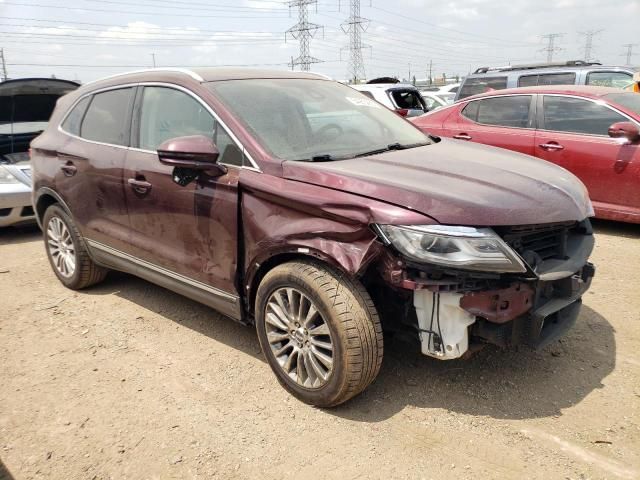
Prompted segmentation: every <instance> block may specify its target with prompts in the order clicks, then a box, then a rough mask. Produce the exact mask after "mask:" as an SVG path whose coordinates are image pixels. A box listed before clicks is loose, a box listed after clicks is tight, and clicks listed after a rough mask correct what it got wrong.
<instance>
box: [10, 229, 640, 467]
mask: <svg viewBox="0 0 640 480" xmlns="http://www.w3.org/2000/svg"><path fill="white" fill-rule="evenodd" d="M596 230H597V234H598V235H597V247H596V251H595V254H594V256H593V261H594V262H595V263H596V264H597V267H598V270H597V273H596V278H595V280H594V282H593V285H592V288H591V290H590V292H589V293H588V294H587V295H586V296H585V299H584V300H585V301H584V306H583V308H582V313H581V315H580V319H579V320H578V324H577V326H576V327H575V328H574V329H573V330H572V331H571V332H570V334H569V335H568V336H567V337H566V338H565V339H563V340H562V341H561V342H559V343H557V344H555V345H553V346H551V347H549V348H547V349H545V350H543V351H540V352H533V351H530V350H525V349H522V350H520V351H509V352H503V351H500V350H497V349H487V350H485V351H483V352H481V353H479V354H478V355H477V356H475V357H474V358H472V359H471V360H467V361H453V362H447V363H444V362H438V361H437V360H432V359H429V358H427V357H423V356H421V355H420V354H419V353H418V352H415V353H414V352H409V351H407V350H408V349H407V346H406V345H405V344H402V343H398V342H396V343H393V342H392V343H389V344H387V345H386V346H385V349H386V350H385V359H384V363H383V366H382V371H381V373H380V376H379V377H378V379H377V380H376V381H375V383H374V384H373V385H371V386H370V387H369V389H368V390H366V391H365V392H364V394H362V395H361V396H359V397H358V398H356V399H354V400H352V401H350V402H348V403H347V404H346V405H343V406H341V407H338V408H335V409H331V410H320V409H315V408H311V407H308V406H306V405H304V404H302V403H300V402H298V401H297V400H295V399H294V398H292V397H290V396H289V395H288V394H287V393H286V392H285V391H284V390H283V389H282V388H280V386H279V385H278V383H277V382H276V380H275V377H274V376H273V375H272V373H271V371H270V370H269V367H268V365H267V364H266V362H265V361H264V359H263V357H262V355H261V353H260V348H259V345H258V341H257V338H256V335H255V332H254V330H252V329H251V328H248V327H243V326H241V325H239V324H236V323H234V322H232V321H230V320H227V319H225V318H222V317H221V316H219V315H218V314H216V313H215V312H214V311H212V310H210V309H208V308H206V307H204V306H201V305H199V304H197V303H195V302H192V301H190V300H187V299H185V298H182V297H180V296H178V295H176V294H173V293H171V292H169V291H167V290H164V289H162V288H159V287H156V286H154V285H152V284H149V283H147V282H145V281H142V280H139V279H136V278H134V277H131V276H127V275H124V274H111V275H110V276H109V277H108V278H107V280H106V281H105V282H104V283H103V284H101V285H100V286H98V287H95V288H92V289H89V290H87V291H83V292H72V291H70V290H66V289H65V288H63V287H62V285H61V284H60V283H59V282H58V281H57V279H56V278H55V276H54V275H53V273H52V272H51V270H50V268H49V265H48V263H47V260H46V257H45V252H44V247H43V243H42V240H41V238H40V233H39V231H37V230H34V229H21V230H14V229H5V230H2V231H0V479H3V476H4V477H6V478H7V479H11V478H15V479H31V478H45V479H108V478H113V479H126V478H130V479H143V478H149V479H156V478H187V479H191V478H193V479H206V478H242V479H253V478H256V479H258V478H260V479H270V478H300V479H303V478H323V479H332V478H335V479H356V478H362V479H369V478H386V479H402V478H411V479H413V478H417V479H420V478H425V479H439V478H443V476H446V477H447V478H465V479H466V478H483V479H488V478H545V479H556V478H559V479H564V478H571V479H599V478H614V479H615V478H622V479H633V478H640V415H639V413H640V294H639V290H640V225H636V226H632V225H623V224H616V223H605V222H598V223H597V224H596ZM3 470H4V471H3Z"/></svg>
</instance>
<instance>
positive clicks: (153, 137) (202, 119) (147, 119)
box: [139, 87, 242, 165]
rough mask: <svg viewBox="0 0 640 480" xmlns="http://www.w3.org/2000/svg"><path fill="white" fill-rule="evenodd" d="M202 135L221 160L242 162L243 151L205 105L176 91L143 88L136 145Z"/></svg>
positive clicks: (154, 144)
mask: <svg viewBox="0 0 640 480" xmlns="http://www.w3.org/2000/svg"><path fill="white" fill-rule="evenodd" d="M188 135H204V136H206V137H209V138H211V139H212V140H213V142H214V143H215V144H216V146H217V147H218V150H219V151H220V162H222V163H227V164H231V165H242V152H241V150H240V149H239V148H238V146H237V145H236V144H235V143H234V142H233V140H232V139H231V137H230V136H229V134H228V133H227V132H226V131H225V130H224V128H223V127H222V126H221V125H219V124H218V122H216V120H215V118H213V116H212V115H211V114H210V113H209V111H208V110H207V109H206V108H205V106H204V105H203V104H202V103H200V102H199V101H197V100H196V99H195V98H193V97H192V96H191V95H188V94H186V93H184V92H181V91H179V90H176V89H173V88H168V87H145V88H144V91H143V95H142V111H141V114H140V137H139V146H140V148H142V149H144V150H154V151H155V150H157V149H158V147H159V146H160V145H161V144H162V143H163V142H164V141H166V140H169V139H170V138H176V137H183V136H188Z"/></svg>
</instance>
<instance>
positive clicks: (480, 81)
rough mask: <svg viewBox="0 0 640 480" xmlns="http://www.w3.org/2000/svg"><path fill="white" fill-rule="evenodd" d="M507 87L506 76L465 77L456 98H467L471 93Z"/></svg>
mask: <svg viewBox="0 0 640 480" xmlns="http://www.w3.org/2000/svg"><path fill="white" fill-rule="evenodd" d="M505 88H507V77H476V78H467V79H466V80H465V81H464V83H463V84H462V87H461V88H460V92H459V96H458V98H459V99H460V98H467V97H470V96H471V95H478V94H480V93H485V92H491V91H493V90H503V89H505Z"/></svg>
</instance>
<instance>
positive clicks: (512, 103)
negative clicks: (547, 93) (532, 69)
mask: <svg viewBox="0 0 640 480" xmlns="http://www.w3.org/2000/svg"><path fill="white" fill-rule="evenodd" d="M474 103H475V104H477V106H474V107H472V105H473V104H474ZM530 106H531V96H529V95H518V96H509V97H506V96H505V97H495V98H487V99H485V100H477V101H475V102H472V103H471V104H469V105H468V106H467V107H466V108H465V110H464V111H463V114H464V115H465V116H469V115H473V114H474V113H475V119H474V118H471V117H469V118H471V119H472V120H474V121H476V122H478V123H482V124H485V125H496V126H500V127H512V128H528V127H529V108H530ZM468 108H471V110H470V111H469V112H467V109H468ZM475 110H477V111H475Z"/></svg>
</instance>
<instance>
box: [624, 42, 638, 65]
mask: <svg viewBox="0 0 640 480" xmlns="http://www.w3.org/2000/svg"><path fill="white" fill-rule="evenodd" d="M637 46H638V44H637V43H626V44H624V45H623V47H624V48H626V49H627V53H626V55H627V63H626V65H631V59H632V58H633V47H637Z"/></svg>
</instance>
